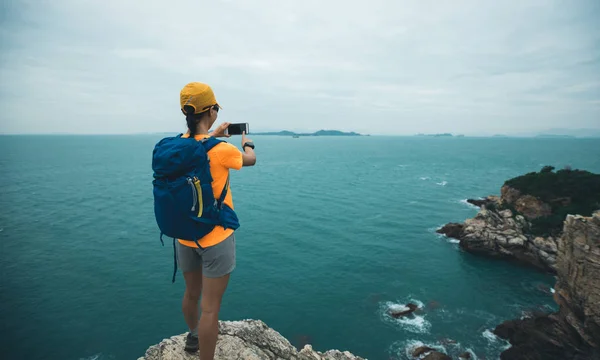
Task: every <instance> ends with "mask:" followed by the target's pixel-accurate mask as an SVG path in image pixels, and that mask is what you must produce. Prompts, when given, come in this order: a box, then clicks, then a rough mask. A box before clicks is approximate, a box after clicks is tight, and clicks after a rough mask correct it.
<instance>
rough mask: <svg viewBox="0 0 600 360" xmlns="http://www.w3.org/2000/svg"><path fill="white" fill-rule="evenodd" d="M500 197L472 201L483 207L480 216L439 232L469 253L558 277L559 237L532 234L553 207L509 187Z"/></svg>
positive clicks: (449, 225) (471, 201)
mask: <svg viewBox="0 0 600 360" xmlns="http://www.w3.org/2000/svg"><path fill="white" fill-rule="evenodd" d="M501 193H502V196H501V197H495V196H490V197H488V198H486V199H484V200H469V202H470V203H472V204H475V205H477V206H480V207H481V210H480V211H479V213H478V214H477V215H476V216H475V217H474V218H472V219H467V220H466V221H465V222H464V223H462V224H460V223H450V224H447V225H445V226H444V227H442V228H441V229H439V230H438V232H439V233H442V234H444V235H446V236H448V237H452V238H456V239H458V240H460V246H461V248H462V249H464V250H466V251H469V252H472V253H477V254H483V255H488V256H492V257H499V258H507V259H511V260H515V261H518V262H520V263H524V264H528V265H531V266H534V267H536V268H539V269H542V270H545V271H548V272H552V273H555V272H556V254H557V249H558V245H557V239H556V237H554V236H545V237H544V236H536V235H534V234H531V233H530V229H531V228H532V223H531V221H532V220H534V219H537V218H539V217H543V216H547V215H548V214H549V211H550V206H549V205H548V204H546V203H544V202H543V201H541V200H539V199H537V198H535V197H533V196H531V195H526V194H525V195H523V194H521V193H520V192H519V191H518V190H516V189H513V188H511V187H509V186H506V185H505V186H503V187H502V190H501ZM511 209H512V210H511Z"/></svg>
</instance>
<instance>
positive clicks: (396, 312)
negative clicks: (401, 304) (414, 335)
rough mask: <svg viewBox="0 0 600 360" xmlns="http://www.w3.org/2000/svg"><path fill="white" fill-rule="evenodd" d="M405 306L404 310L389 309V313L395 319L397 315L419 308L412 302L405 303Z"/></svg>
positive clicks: (409, 312) (406, 313)
mask: <svg viewBox="0 0 600 360" xmlns="http://www.w3.org/2000/svg"><path fill="white" fill-rule="evenodd" d="M406 307H407V308H408V309H406V310H399V311H398V310H390V312H389V314H390V315H391V316H393V317H395V318H396V319H397V318H399V317H402V316H406V315H408V314H411V313H413V312H415V311H416V310H419V306H417V305H415V304H413V303H408V304H406Z"/></svg>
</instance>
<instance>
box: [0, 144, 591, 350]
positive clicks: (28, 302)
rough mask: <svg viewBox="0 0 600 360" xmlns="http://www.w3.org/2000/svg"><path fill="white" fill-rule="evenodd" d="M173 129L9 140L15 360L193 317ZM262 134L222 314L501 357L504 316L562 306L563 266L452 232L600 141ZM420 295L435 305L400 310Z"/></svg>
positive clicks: (291, 334)
mask: <svg viewBox="0 0 600 360" xmlns="http://www.w3.org/2000/svg"><path fill="white" fill-rule="evenodd" d="M167 135H168V134H145V135H114V136H104V135H103V136H101V135H97V136H96V135H87V136H73V135H71V136H66V135H65V136H62V135H54V136H42V135H37V136H1V137H0V174H1V176H0V246H1V254H2V256H1V263H0V270H1V284H0V286H1V287H0V303H1V307H0V324H1V326H2V330H1V334H0V344H1V349H2V358H3V359H7V360H9V359H61V360H105V359H118V360H120V359H136V358H138V357H140V356H143V355H144V352H145V351H146V349H147V348H148V347H149V346H151V345H154V344H157V343H158V342H160V341H161V340H163V339H165V338H168V337H170V336H173V335H176V334H182V333H185V332H186V331H187V328H186V325H185V322H184V320H183V316H182V314H181V299H182V295H183V291H184V282H183V278H182V276H181V273H178V276H177V280H176V282H175V283H172V282H171V276H172V271H173V248H172V244H171V243H169V242H166V244H165V246H162V245H161V242H160V241H159V230H158V228H157V226H156V223H155V219H154V213H153V197H152V169H151V157H152V150H153V147H154V145H155V144H156V143H157V142H158V141H159V140H160V139H161V138H162V137H164V136H167ZM253 140H254V141H255V143H256V152H257V157H258V162H257V164H256V166H254V167H249V168H243V169H242V170H240V171H233V172H232V175H231V176H232V179H231V183H232V193H233V198H234V203H235V208H236V211H237V213H238V216H239V218H240V222H241V227H240V229H239V230H238V231H237V232H236V234H237V236H236V239H237V268H236V270H235V271H234V273H233V274H232V277H231V281H230V284H229V287H228V289H227V292H226V294H225V297H224V300H223V305H222V310H221V314H220V318H221V319H222V320H242V319H260V320H262V321H264V322H265V323H266V324H267V325H268V326H270V327H272V328H274V329H275V330H277V331H278V332H280V333H281V334H282V335H283V336H285V337H286V338H287V339H289V341H290V342H291V343H292V344H294V345H295V346H298V347H302V346H303V345H304V344H307V343H310V344H312V345H313V347H314V348H315V349H317V350H319V351H325V350H328V349H341V350H348V351H350V352H352V353H354V354H356V355H360V356H362V357H365V358H368V359H382V360H389V359H409V358H410V357H409V355H410V354H409V349H411V348H413V347H415V346H417V345H427V346H430V347H433V348H436V349H440V350H442V351H444V352H446V353H448V354H450V355H452V356H454V357H456V356H458V355H459V354H462V353H464V352H470V353H471V355H472V358H473V359H497V358H499V354H500V353H501V352H502V351H503V350H504V349H506V348H507V347H508V346H509V344H508V343H507V342H505V341H504V340H501V339H498V338H497V337H496V336H495V335H494V334H493V333H492V330H493V329H494V327H495V326H497V325H498V324H500V323H502V322H503V321H505V320H509V319H518V318H522V317H526V316H530V314H531V313H532V312H534V311H554V310H556V305H555V304H554V302H553V300H552V287H553V286H554V284H555V281H556V279H555V277H554V276H552V275H548V274H545V273H542V272H539V271H537V270H534V269H531V268H527V267H523V266H520V265H516V264H513V263H509V262H506V261H500V260H493V259H489V258H485V257H481V256H476V255H472V254H469V253H466V252H464V251H462V250H461V249H460V248H459V246H458V244H457V242H456V241H455V240H452V239H448V238H445V237H443V236H440V235H438V234H436V232H435V230H436V229H438V228H439V227H440V226H442V225H443V224H445V223H447V222H456V221H463V220H465V219H467V218H470V217H473V216H474V215H475V214H476V213H477V211H478V210H477V208H475V207H473V206H471V205H470V204H468V203H466V201H465V200H466V199H467V198H479V197H484V196H487V195H492V194H496V195H498V194H499V192H500V188H501V186H502V185H503V183H504V181H505V180H507V179H509V178H512V177H515V176H518V175H521V174H525V173H528V172H532V171H539V170H540V169H541V168H542V167H543V166H545V165H553V166H555V167H556V168H557V169H561V168H563V167H565V166H570V167H571V168H573V169H585V170H589V171H592V172H595V173H600V156H598V154H600V139H562V138H553V139H545V138H471V137H464V138H456V137H452V138H445V137H437V138H435V137H384V136H365V137H301V138H292V137H278V136H257V137H254V138H253ZM228 141H230V142H232V143H234V144H236V145H237V143H238V142H239V141H240V139H239V138H238V137H232V138H230V139H228ZM409 302H412V303H416V304H418V305H419V306H421V307H422V309H423V310H422V311H420V312H419V313H418V314H416V315H414V316H410V317H406V318H402V319H394V318H392V317H390V316H389V314H388V313H389V311H390V310H394V309H402V308H403V307H404V305H405V304H407V303H409Z"/></svg>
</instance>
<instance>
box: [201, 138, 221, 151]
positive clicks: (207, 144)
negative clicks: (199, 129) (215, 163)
mask: <svg viewBox="0 0 600 360" xmlns="http://www.w3.org/2000/svg"><path fill="white" fill-rule="evenodd" d="M222 142H224V141H223V140H219V139H217V138H214V137H212V136H211V137H209V138H206V139H204V140H202V146H204V149H205V150H206V152H207V153H208V152H209V151H210V150H212V148H214V147H215V146H217V145H219V144H220V143H222Z"/></svg>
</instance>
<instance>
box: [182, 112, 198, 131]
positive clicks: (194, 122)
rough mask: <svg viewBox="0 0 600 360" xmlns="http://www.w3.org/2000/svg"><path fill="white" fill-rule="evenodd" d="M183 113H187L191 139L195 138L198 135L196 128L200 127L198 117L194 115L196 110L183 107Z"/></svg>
mask: <svg viewBox="0 0 600 360" xmlns="http://www.w3.org/2000/svg"><path fill="white" fill-rule="evenodd" d="M183 111H184V112H185V114H186V115H185V121H186V122H187V127H188V129H189V130H190V137H194V136H195V135H196V126H197V125H198V116H197V115H195V114H194V112H195V111H196V109H194V107H193V106H190V105H186V106H184V107H183Z"/></svg>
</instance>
